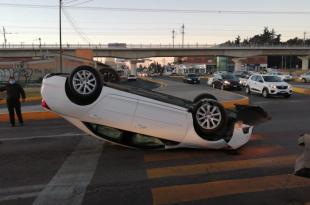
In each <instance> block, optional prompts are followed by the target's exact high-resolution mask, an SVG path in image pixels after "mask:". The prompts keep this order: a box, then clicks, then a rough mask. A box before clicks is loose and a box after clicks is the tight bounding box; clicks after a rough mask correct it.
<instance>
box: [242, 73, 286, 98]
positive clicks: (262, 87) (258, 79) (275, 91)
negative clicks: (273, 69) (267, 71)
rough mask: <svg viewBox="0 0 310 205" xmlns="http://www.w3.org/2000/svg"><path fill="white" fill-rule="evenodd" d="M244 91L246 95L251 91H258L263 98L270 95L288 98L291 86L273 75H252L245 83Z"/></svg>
mask: <svg viewBox="0 0 310 205" xmlns="http://www.w3.org/2000/svg"><path fill="white" fill-rule="evenodd" d="M245 92H246V94H247V95H248V94H250V93H251V92H254V93H259V94H262V95H263V96H264V97H265V98H267V97H269V96H272V95H273V96H276V95H278V96H284V97H285V98H289V97H290V96H291V95H292V86H291V85H290V84H288V83H286V82H283V81H282V80H281V79H280V78H279V77H277V76H274V75H252V76H251V77H250V78H249V80H248V81H247V83H246V86H245Z"/></svg>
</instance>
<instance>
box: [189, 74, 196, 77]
mask: <svg viewBox="0 0 310 205" xmlns="http://www.w3.org/2000/svg"><path fill="white" fill-rule="evenodd" d="M187 76H188V77H190V78H196V77H197V75H195V74H188V75H187Z"/></svg>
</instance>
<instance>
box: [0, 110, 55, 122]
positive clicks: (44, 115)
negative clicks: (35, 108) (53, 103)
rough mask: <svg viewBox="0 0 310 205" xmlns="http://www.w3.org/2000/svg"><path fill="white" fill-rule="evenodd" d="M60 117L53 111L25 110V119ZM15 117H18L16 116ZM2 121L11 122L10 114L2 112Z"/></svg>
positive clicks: (36, 119) (0, 120) (0, 119)
mask: <svg viewBox="0 0 310 205" xmlns="http://www.w3.org/2000/svg"><path fill="white" fill-rule="evenodd" d="M58 118H60V116H59V115H57V114H55V113H52V112H47V111H46V112H44V111H42V112H24V113H23V119H24V120H34V121H38V120H52V119H58ZM15 119H17V117H16V116H15ZM0 122H9V115H8V114H0Z"/></svg>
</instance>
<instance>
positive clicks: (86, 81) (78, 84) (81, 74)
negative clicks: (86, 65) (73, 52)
mask: <svg viewBox="0 0 310 205" xmlns="http://www.w3.org/2000/svg"><path fill="white" fill-rule="evenodd" d="M96 85H97V82H96V77H95V75H94V74H93V73H92V72H90V71H87V70H81V71H78V72H76V73H75V74H74V76H73V88H74V90H75V91H76V92H77V93H79V94H81V95H88V94H90V93H93V92H94V91H95V89H96Z"/></svg>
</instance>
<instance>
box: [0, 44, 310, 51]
mask: <svg viewBox="0 0 310 205" xmlns="http://www.w3.org/2000/svg"><path fill="white" fill-rule="evenodd" d="M62 47H63V49H109V48H110V49H138V48H145V49H148V48H149V49H188V48H189V49H310V45H258V44H252V45H238V46H227V45H216V44H186V45H171V44H126V46H111V45H109V44H63V45H62ZM57 48H59V44H42V45H39V44H8V45H6V46H4V45H2V46H0V49H1V50H3V49H34V50H40V49H44V50H46V49H57Z"/></svg>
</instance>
